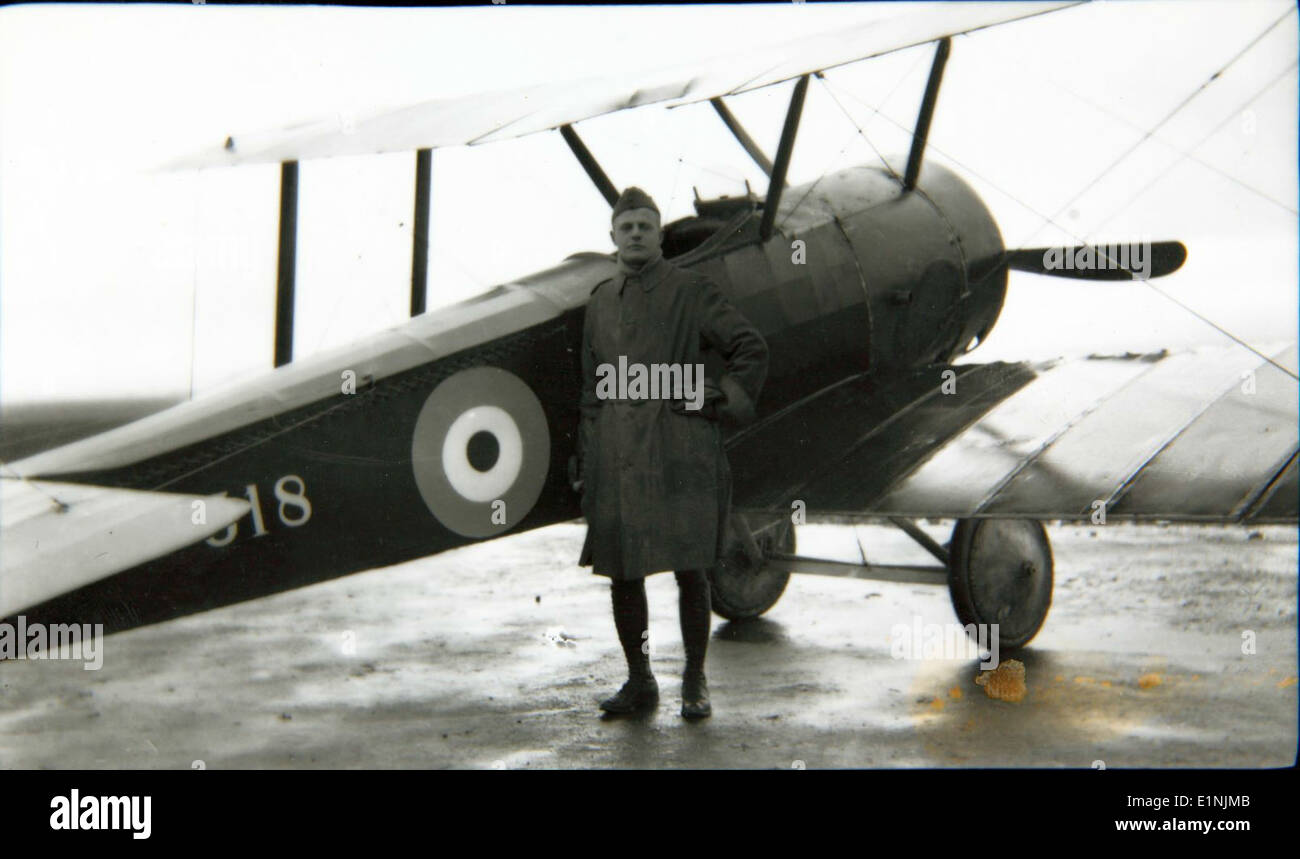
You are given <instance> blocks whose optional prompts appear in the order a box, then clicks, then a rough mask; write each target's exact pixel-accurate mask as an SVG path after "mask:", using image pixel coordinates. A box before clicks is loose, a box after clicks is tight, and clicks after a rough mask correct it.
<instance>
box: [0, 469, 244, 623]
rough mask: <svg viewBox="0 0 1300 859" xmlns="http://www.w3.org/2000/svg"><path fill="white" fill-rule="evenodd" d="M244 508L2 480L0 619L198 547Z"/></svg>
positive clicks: (227, 501) (218, 500)
mask: <svg viewBox="0 0 1300 859" xmlns="http://www.w3.org/2000/svg"><path fill="white" fill-rule="evenodd" d="M199 501H201V502H202V507H201V508H200V507H199V506H198V505H196V504H195V502H199ZM200 509H201V510H202V514H201V515H198V514H199V510H200ZM248 510H249V503H248V502H247V501H243V500H241V499H235V498H227V497H225V496H222V495H214V496H210V497H207V498H197V497H193V496H188V495H179V494H176V493H171V492H143V491H138V490H133V489H105V488H103V487H99V486H83V485H79V484H74V483H56V482H50V481H39V482H36V481H23V480H12V479H4V480H0V618H4V617H9V616H10V615H12V614H14V613H15V612H18V611H21V610H23V609H25V608H27V607H29V606H33V605H37V604H38V603H42V602H44V601H45V600H47V599H51V598H53V597H56V596H58V595H60V594H64V593H67V592H68V591H72V590H76V589H77V588H79V587H83V586H84V585H88V584H90V583H91V582H96V581H99V580H100V579H103V578H107V577H108V576H111V575H112V574H114V573H118V572H121V571H122V570H125V569H128V568H130V567H133V566H135V565H136V564H140V563H143V562H144V561H148V560H151V559H153V558H157V557H160V556H162V555H166V554H168V553H169V552H173V551H175V550H177V549H180V548H182V547H184V546H188V545H189V544H191V543H197V542H198V541H200V540H203V539H205V538H207V537H210V536H211V535H213V534H215V533H216V532H218V531H220V530H222V529H223V528H225V527H226V526H227V525H229V524H230V523H232V522H234V521H236V520H237V519H239V518H240V517H241V516H243V515H244V514H245V513H247V512H248ZM196 519H197V520H200V521H197V522H196V521H195V520H196Z"/></svg>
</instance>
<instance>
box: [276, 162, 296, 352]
mask: <svg viewBox="0 0 1300 859" xmlns="http://www.w3.org/2000/svg"><path fill="white" fill-rule="evenodd" d="M297 257H298V162H297V161H282V162H280V250H279V257H278V261H277V262H276V275H275V366H277V367H282V366H284V365H285V364H288V363H289V362H290V361H292V360H293V287H294V273H295V269H296V268H297Z"/></svg>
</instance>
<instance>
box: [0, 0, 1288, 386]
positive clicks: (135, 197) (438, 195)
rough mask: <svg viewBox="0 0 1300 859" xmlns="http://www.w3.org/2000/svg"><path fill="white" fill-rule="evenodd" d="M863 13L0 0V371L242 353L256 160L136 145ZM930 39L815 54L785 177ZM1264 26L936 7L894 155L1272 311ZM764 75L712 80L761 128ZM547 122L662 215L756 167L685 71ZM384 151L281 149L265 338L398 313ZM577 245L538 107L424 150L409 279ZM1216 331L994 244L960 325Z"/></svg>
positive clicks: (1213, 5) (515, 271) (251, 362)
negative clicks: (666, 93) (287, 219)
mask: <svg viewBox="0 0 1300 859" xmlns="http://www.w3.org/2000/svg"><path fill="white" fill-rule="evenodd" d="M890 6H891V8H897V7H898V6H901V4H890ZM1288 10H1291V11H1290V17H1289V18H1288V19H1287V20H1286V21H1284V22H1283V23H1282V24H1281V25H1280V26H1278V27H1275V28H1274V29H1273V30H1272V31H1271V33H1270V34H1269V35H1268V36H1266V37H1264V38H1263V39H1262V40H1260V41H1259V42H1258V44H1257V45H1256V46H1255V47H1253V48H1252V49H1251V50H1249V51H1248V52H1247V53H1246V54H1244V55H1243V56H1242V57H1241V58H1240V59H1239V60H1238V61H1236V62H1235V63H1234V64H1233V65H1232V66H1231V67H1230V69H1229V70H1228V71H1227V72H1226V73H1225V74H1224V75H1222V76H1221V77H1220V78H1219V79H1217V80H1215V81H1214V82H1212V83H1210V84H1208V86H1206V87H1205V89H1204V90H1203V91H1202V92H1201V93H1200V94H1199V95H1197V96H1196V97H1195V98H1193V99H1192V100H1191V101H1190V102H1189V103H1188V104H1186V105H1185V106H1184V107H1183V108H1181V109H1180V110H1177V112H1174V111H1175V108H1177V106H1178V105H1179V104H1180V103H1181V102H1183V101H1184V100H1185V99H1187V98H1188V96H1189V95H1191V94H1192V93H1194V92H1196V91H1197V90H1198V88H1199V87H1201V86H1202V85H1203V84H1205V83H1206V81H1207V80H1209V78H1210V77H1211V75H1213V74H1214V72H1216V71H1217V70H1219V69H1220V68H1221V67H1223V66H1224V65H1225V64H1226V63H1227V62H1228V61H1229V60H1231V59H1232V58H1233V57H1234V56H1236V55H1237V54H1238V53H1240V52H1241V51H1242V49H1243V48H1245V47H1246V46H1247V45H1248V44H1249V43H1250V42H1251V41H1252V40H1253V39H1256V38H1257V37H1258V36H1259V35H1260V34H1261V33H1263V32H1264V31H1265V29H1266V28H1267V27H1268V26H1269V24H1271V23H1272V22H1274V21H1276V20H1277V19H1278V18H1279V17H1281V16H1283V15H1285V14H1287V12H1288ZM899 11H900V12H906V7H902V8H901V9H899ZM864 14H872V10H870V9H864V8H863V7H860V6H857V5H855V4H835V5H834V6H823V5H822V4H817V3H806V4H772V5H770V6H744V7H725V6H693V7H678V6H672V7H662V8H656V7H628V8H617V9H612V8H607V7H606V8H598V7H592V8H582V7H571V8H526V7H519V6H514V5H511V4H509V3H507V4H505V5H500V6H494V5H489V6H484V7H482V8H472V9H430V10H411V9H375V8H357V9H349V8H322V7H315V8H307V7H303V8H284V7H273V8H222V7H219V6H215V5H205V6H179V5H178V6H168V7H140V6H133V7H111V6H110V7H105V6H95V7H84V8H83V7H70V6H66V7H55V6H44V7H17V8H14V7H9V8H6V9H4V10H0V401H4V402H17V401H29V400H34V399H58V398H67V397H76V396H127V395H152V394H166V393H182V394H183V393H185V392H188V391H189V390H190V389H191V387H192V388H193V390H194V391H195V392H196V393H198V394H201V393H202V392H204V391H206V390H210V389H211V388H212V387H214V386H216V385H218V384H222V383H228V382H231V381H234V380H238V379H240V378H247V377H248V376H249V375H250V374H253V373H257V372H261V371H264V370H266V369H268V368H269V367H270V363H271V354H272V339H273V338H272V324H273V302H274V291H275V248H276V217H277V212H278V208H277V206H278V203H277V201H278V193H279V170H278V167H276V166H275V165H266V166H262V165H258V166H250V167H239V168H222V169H210V170H205V171H196V170H185V171H171V172H166V171H160V170H158V169H157V168H158V167H159V166H160V165H162V164H164V163H166V162H169V161H171V160H173V159H176V158H179V157H181V156H184V155H188V154H191V153H194V152H197V151H199V150H201V149H203V148H205V147H208V146H211V145H212V144H213V143H219V142H220V141H222V140H224V139H225V137H226V136H227V135H231V134H234V135H238V134H240V133H241V132H256V131H262V130H270V129H275V128H278V127H282V126H285V125H288V124H290V123H293V122H295V121H299V120H310V119H317V118H320V117H329V116H333V115H335V114H338V113H344V114H349V113H363V112H367V111H370V110H373V109H375V108H377V107H383V106H401V105H404V104H409V103H412V102H415V101H419V100H423V99H428V98H433V97H439V96H451V95H463V94H467V93H473V92H480V91H490V90H499V89H508V88H513V87H522V86H527V85H531V84H534V83H537V82H539V81H544V80H557V79H559V80H567V79H578V78H583V77H588V76H592V75H598V74H600V73H601V71H602V70H604V69H613V68H617V69H620V70H624V71H629V70H636V69H653V68H656V67H659V66H663V65H669V64H673V63H676V62H678V61H682V60H690V59H691V58H701V59H702V58H705V57H708V56H712V55H714V54H718V53H731V52H734V51H736V50H738V49H742V48H745V47H748V46H754V48H755V49H762V50H772V48H770V47H767V46H770V45H773V44H777V43H779V42H780V41H781V40H782V39H785V38H791V37H793V36H795V35H797V34H799V33H804V32H816V31H821V30H827V29H831V30H833V29H836V28H838V27H843V26H847V25H848V24H850V23H852V22H854V21H856V20H861V18H862V16H863V15H864ZM932 53H933V48H932V47H931V46H922V47H919V48H914V49H909V50H906V51H901V52H898V53H896V54H892V55H890V56H887V57H882V58H877V59H873V60H868V61H865V62H862V63H858V64H856V65H854V66H851V67H848V68H844V69H840V70H834V71H831V72H829V73H828V74H827V81H826V82H825V83H822V82H819V81H814V82H813V85H812V86H811V87H810V88H809V91H808V100H807V104H806V107H805V110H804V117H803V124H802V126H801V129H800V132H799V136H798V142H797V145H796V148H795V154H794V158H793V162H792V165H791V170H790V180H791V182H792V183H795V184H797V183H802V182H808V181H812V180H814V179H816V178H817V177H818V176H820V175H821V174H822V173H824V172H827V171H830V170H835V169H839V168H842V167H845V166H849V165H852V164H872V163H877V164H878V163H879V156H878V155H877V154H876V151H875V150H879V151H880V152H884V153H886V154H895V153H905V152H906V150H907V146H908V144H909V140H910V137H909V131H908V130H909V129H910V128H911V127H912V125H913V123H914V121H915V116H916V110H917V107H918V105H919V101H920V94H921V91H922V89H923V87H924V83H925V77H926V74H927V72H928V68H929V62H930V57H931V56H932ZM1296 56H1297V25H1296V13H1295V7H1294V4H1292V3H1291V2H1289V0H1268V2H1251V0H1245V2H1240V0H1230V2H1210V0H1192V2H1160V3H1156V2H1123V3H1119V2H1116V3H1105V4H1100V3H1098V4H1092V5H1089V6H1086V7H1081V8H1072V9H1067V10H1065V11H1061V12H1056V13H1053V14H1050V15H1045V16H1042V17H1039V18H1035V19H1030V20H1027V21H1023V22H1016V23H1012V24H1008V25H1005V26H1002V27H998V28H994V29H991V30H986V31H981V32H978V33H974V34H971V35H969V36H964V37H960V38H958V39H956V40H954V44H953V51H952V57H951V59H950V61H949V63H948V66H947V71H946V74H945V77H944V83H943V90H942V92H941V95H940V98H939V103H938V111H937V114H936V117H935V121H934V126H933V129H932V132H931V144H932V145H931V148H930V151H929V153H928V155H927V157H928V158H932V159H934V160H936V161H940V162H944V163H947V164H949V165H950V166H953V167H955V168H956V169H957V170H958V171H959V172H960V173H961V174H962V175H964V176H965V177H966V178H967V179H968V180H969V181H970V182H971V183H972V184H973V185H974V186H975V188H976V189H977V190H978V191H979V193H980V194H981V195H982V196H983V197H984V199H985V201H986V202H987V204H988V205H989V207H990V208H991V209H992V211H993V213H994V215H995V217H996V218H997V220H998V223H999V225H1000V227H1001V229H1002V232H1003V236H1004V239H1005V241H1006V243H1007V245H1008V246H1011V247H1016V246H1026V245H1028V246H1036V245H1046V244H1051V243H1060V242H1067V243H1071V244H1073V243H1074V242H1075V241H1076V240H1080V239H1081V240H1085V241H1090V242H1093V241H1096V242H1102V241H1121V240H1141V239H1152V240H1156V239H1163V238H1178V239H1181V240H1183V241H1184V242H1185V243H1186V244H1187V246H1188V249H1189V259H1188V262H1187V264H1186V266H1184V268H1183V270H1182V271H1181V272H1179V273H1178V274H1176V275H1174V276H1172V277H1170V278H1166V279H1164V280H1161V281H1157V282H1156V283H1157V284H1158V285H1159V286H1160V287H1161V288H1162V289H1165V290H1167V291H1168V292H1169V293H1170V294H1172V295H1175V296H1177V298H1178V299H1179V300H1180V301H1182V302H1184V303H1187V304H1189V305H1191V306H1193V307H1195V308H1196V309H1197V310H1198V311H1199V312H1200V313H1202V314H1204V315H1206V316H1208V317H1209V318H1211V319H1213V320H1214V321H1216V322H1217V323H1218V324H1220V325H1222V326H1223V327H1225V328H1227V329H1228V330H1230V331H1232V332H1233V333H1235V334H1237V335H1238V336H1240V337H1243V338H1245V339H1247V340H1249V341H1250V342H1252V343H1256V344H1273V343H1278V342H1282V341H1291V340H1294V339H1296V324H1297V283H1298V276H1297V241H1296V234H1297V218H1296V208H1297V165H1296V151H1297V139H1296V134H1297V85H1296V68H1295V62H1296ZM789 87H790V85H789V84H781V85H778V86H776V87H772V88H769V89H767V90H762V91H758V92H755V93H750V94H746V95H743V96H739V97H736V98H735V99H734V100H733V101H732V108H733V111H734V112H735V113H736V114H737V115H738V117H739V118H740V120H741V121H742V122H743V123H744V124H745V125H746V126H747V127H748V129H749V130H750V132H751V133H752V134H753V136H754V137H756V138H757V139H758V140H759V141H760V143H761V144H762V145H763V146H764V148H766V149H767V151H768V152H769V154H771V153H774V152H775V149H776V140H777V138H778V136H779V133H780V123H781V119H782V116H783V112H784V109H785V106H786V103H787V101H788V98H789ZM837 100H838V103H837ZM846 111H847V114H848V115H846ZM1171 112H1174V113H1173V116H1172V117H1171V118H1169V119H1168V120H1167V121H1165V122H1164V123H1163V124H1160V125H1159V127H1158V128H1157V124H1159V123H1161V121H1162V120H1164V119H1165V118H1166V117H1167V116H1168V115H1169V114H1171ZM855 124H856V125H855ZM577 127H578V130H579V133H580V134H582V136H583V138H584V139H585V141H586V143H587V145H588V146H589V147H590V148H591V150H592V151H593V153H594V154H595V155H596V157H597V158H598V159H599V161H600V162H601V164H602V165H603V166H604V168H605V171H606V172H607V173H608V174H609V176H610V177H611V179H612V180H613V182H614V183H615V184H616V185H619V186H624V185H628V184H637V185H640V186H642V187H644V188H646V189H647V190H648V191H649V192H650V193H651V194H652V195H653V196H654V197H655V198H656V199H657V200H658V202H659V205H660V208H661V209H662V210H663V211H664V215H665V220H668V219H672V218H675V217H680V216H683V215H686V214H689V213H690V201H691V197H692V188H698V189H699V192H700V193H701V194H703V195H705V196H710V195H713V196H716V195H719V194H736V193H743V191H744V183H745V181H746V180H748V182H749V183H750V184H751V186H753V187H754V189H755V190H757V191H759V192H760V193H761V192H762V190H763V189H765V187H766V182H765V179H764V177H763V176H762V174H761V172H760V171H759V170H758V168H757V167H755V166H754V165H753V164H752V163H751V162H750V161H749V159H748V158H747V157H746V156H745V155H744V153H743V151H742V150H741V149H740V148H739V146H738V145H737V144H736V142H735V140H734V139H733V138H732V137H731V136H730V135H729V134H728V132H727V131H726V130H725V128H724V127H723V126H722V124H721V123H720V122H719V120H718V118H717V116H716V115H715V114H714V112H713V110H712V109H711V108H710V107H709V106H708V105H707V104H704V105H695V106H688V107H683V108H680V109H674V110H671V111H668V110H664V109H662V108H657V107H653V106H651V107H646V108H641V109H637V110H633V111H626V112H624V113H621V114H616V115H613V116H609V117H602V118H598V119H594V120H590V121H587V122H583V123H580V124H579V125H578V126H577ZM859 127H860V128H861V132H859V130H858V129H859ZM1153 129H1154V131H1153ZM1139 141H1142V142H1141V144H1140V145H1139V146H1138V147H1137V148H1136V149H1135V150H1134V151H1133V153H1132V154H1131V155H1129V156H1127V157H1126V158H1124V159H1123V160H1122V161H1120V163H1119V164H1118V165H1116V166H1115V167H1114V169H1109V170H1108V169H1107V168H1109V167H1110V166H1111V165H1112V164H1114V162H1115V161H1116V159H1119V158H1120V156H1121V155H1122V154H1123V153H1125V152H1126V151H1128V150H1129V149H1130V148H1132V147H1133V145H1134V144H1135V143H1138V142H1139ZM414 164H415V156H414V154H413V153H397V154H389V155H380V156H360V157H350V158H339V159H331V160H324V161H313V162H306V163H304V164H303V165H302V167H301V173H300V176H301V186H300V200H299V212H300V216H299V217H300V228H299V240H298V296H299V298H298V316H297V324H296V333H295V347H296V353H297V356H298V357H302V356H304V355H307V354H310V353H313V352H317V351H319V350H321V349H325V348H330V347H334V346H338V345H340V344H344V343H347V342H349V341H353V340H356V339H359V338H362V337H364V336H365V335H366V334H368V333H370V332H373V331H377V330H381V329H383V328H387V327H391V326H393V325H396V324H399V323H401V322H402V321H403V320H404V319H405V318H406V314H407V307H408V301H409V293H408V291H409V278H410V261H411V259H410V258H411V213H412V211H411V210H412V205H413V178H414ZM579 250H601V251H605V250H609V240H608V206H607V205H606V204H605V202H604V201H603V199H602V198H601V197H600V195H599V194H598V193H597V192H596V190H595V189H594V188H593V186H592V185H591V183H590V181H589V180H588V179H587V177H586V175H585V174H584V173H583V172H582V170H581V168H580V167H579V166H578V165H577V163H576V161H575V160H574V159H573V157H572V155H571V154H570V153H569V151H568V149H567V147H566V146H565V145H564V143H563V141H562V140H561V138H560V136H559V134H558V133H557V132H547V133H542V134H538V135H533V136H530V137H526V138H522V139H519V140H515V141H508V142H504V143H498V144H492V145H489V146H477V147H456V148H449V149H443V150H438V151H437V152H435V153H434V157H433V211H432V227H431V251H430V275H429V293H430V306H431V307H436V306H439V305H442V304H446V303H449V302H452V301H455V300H459V299H462V298H464V297H466V296H469V295H472V294H473V293H475V292H478V291H481V290H483V289H486V288H488V287H490V286H492V285H495V284H498V283H503V282H507V281H509V280H510V279H511V278H515V277H518V276H521V275H524V274H527V273H529V272H532V271H536V270H538V269H542V268H546V267H548V266H550V265H554V264H556V263H557V262H559V261H560V260H561V259H563V257H564V256H566V255H567V254H569V253H572V252H575V251H579ZM1226 342H1227V341H1225V340H1224V339H1223V337H1222V335H1220V334H1218V333H1216V332H1215V331H1214V330H1213V329H1211V328H1209V327H1208V326H1207V325H1205V323H1203V322H1201V321H1199V320H1197V319H1195V318H1194V317H1193V316H1191V315H1190V314H1189V313H1187V312H1186V311H1184V310H1182V309H1180V308H1178V307H1177V306H1175V305H1174V304H1173V303H1171V302H1170V301H1168V300H1167V299H1165V298H1162V297H1161V296H1159V295H1158V294H1156V293H1155V292H1154V291H1153V290H1152V289H1150V288H1149V287H1146V286H1141V285H1120V286H1102V287H1099V286H1096V285H1086V284H1078V283H1073V282H1070V281H1063V280H1059V279H1047V278H1042V277H1037V276H1033V275H1026V274H1018V273H1017V274H1013V275H1012V287H1011V290H1010V292H1009V295H1008V300H1007V305H1006V307H1005V309H1004V311H1003V314H1002V319H1001V321H1000V322H999V325H998V327H997V329H996V330H995V332H994V334H993V335H992V337H990V339H989V341H988V342H987V343H986V344H985V345H984V346H982V347H981V348H980V349H979V350H978V351H977V352H975V353H974V355H973V356H972V358H973V359H979V360H991V359H995V358H996V359H1006V358H1019V357H1046V356H1050V355H1056V354H1066V355H1071V354H1086V353H1088V352H1093V351H1123V350H1125V349H1152V348H1159V347H1161V346H1186V345H1194V344H1217V343H1226Z"/></svg>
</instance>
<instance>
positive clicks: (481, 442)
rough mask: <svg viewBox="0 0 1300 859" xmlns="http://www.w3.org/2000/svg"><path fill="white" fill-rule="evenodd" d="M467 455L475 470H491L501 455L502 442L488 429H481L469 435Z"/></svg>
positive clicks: (466, 447) (466, 448)
mask: <svg viewBox="0 0 1300 859" xmlns="http://www.w3.org/2000/svg"><path fill="white" fill-rule="evenodd" d="M465 456H466V458H468V459H469V464H470V465H472V466H474V470H475V471H491V470H492V466H494V465H496V464H497V459H498V458H499V457H500V456H501V443H500V442H498V441H497V437H496V436H494V435H493V434H492V433H490V432H488V431H487V430H479V431H478V432H476V433H474V434H473V435H472V436H470V437H469V442H468V444H466V446H465Z"/></svg>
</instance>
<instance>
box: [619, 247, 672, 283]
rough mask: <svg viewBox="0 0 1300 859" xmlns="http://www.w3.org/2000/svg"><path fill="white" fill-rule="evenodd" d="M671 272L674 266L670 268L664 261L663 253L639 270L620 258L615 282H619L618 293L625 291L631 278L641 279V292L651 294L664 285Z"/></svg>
mask: <svg viewBox="0 0 1300 859" xmlns="http://www.w3.org/2000/svg"><path fill="white" fill-rule="evenodd" d="M671 270H672V266H670V265H669V264H668V261H667V260H665V259H664V255H663V252H662V251H660V252H659V253H658V254H657V255H656V256H655V258H654V259H652V260H648V261H647V262H646V263H645V264H644V265H642V266H641V267H640V268H639V269H638V268H633V267H632V266H630V265H628V264H627V263H625V262H623V260H622V258H620V259H619V260H618V275H617V276H616V277H615V280H617V281H618V291H619V292H622V291H623V287H624V286H626V285H627V279H628V278H629V277H640V279H641V290H642V291H643V292H649V291H650V290H652V289H654V288H655V287H656V286H658V285H659V284H660V283H662V282H663V279H664V278H666V277H667V276H668V272H670V271H671Z"/></svg>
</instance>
